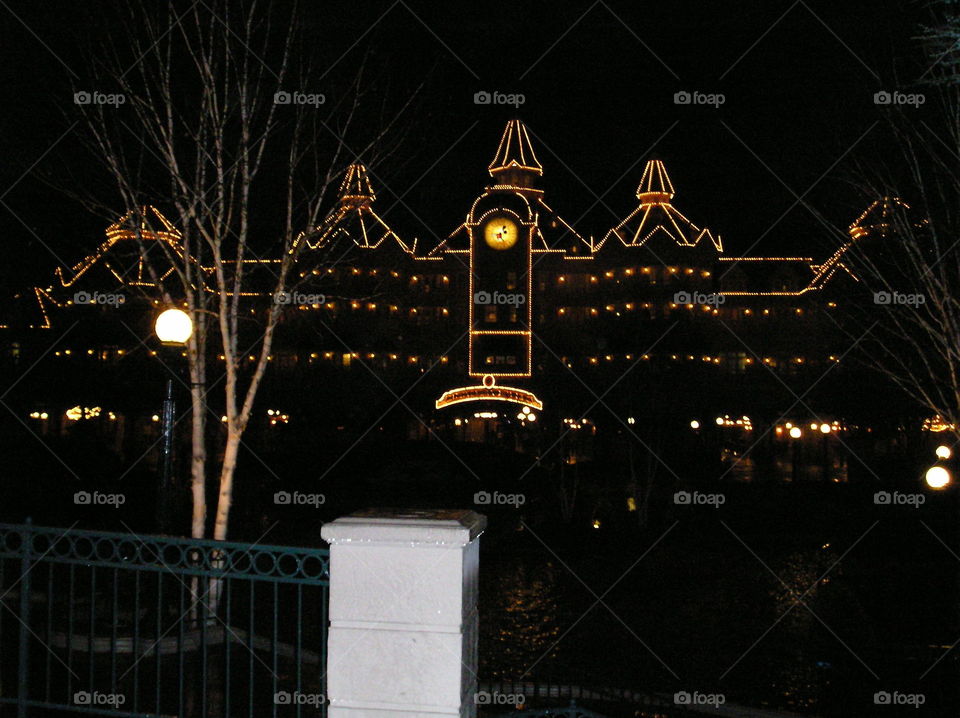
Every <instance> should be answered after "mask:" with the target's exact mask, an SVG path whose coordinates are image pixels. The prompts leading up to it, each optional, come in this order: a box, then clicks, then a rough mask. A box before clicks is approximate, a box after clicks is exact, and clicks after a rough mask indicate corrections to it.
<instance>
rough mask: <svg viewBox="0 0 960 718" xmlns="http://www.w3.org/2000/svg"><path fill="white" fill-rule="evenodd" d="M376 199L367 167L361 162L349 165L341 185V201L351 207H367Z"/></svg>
mask: <svg viewBox="0 0 960 718" xmlns="http://www.w3.org/2000/svg"><path fill="white" fill-rule="evenodd" d="M376 199H377V195H376V194H375V193H374V191H373V186H372V185H371V184H370V177H369V176H368V175H367V168H366V167H364V166H363V165H362V164H360V163H359V162H354V163H353V164H352V165H350V166H349V167H347V172H346V174H345V175H344V176H343V183H342V184H341V185H340V203H341V204H344V205H348V206H350V207H366V206H368V205H369V204H370V203H371V202H373V201H374V200H376Z"/></svg>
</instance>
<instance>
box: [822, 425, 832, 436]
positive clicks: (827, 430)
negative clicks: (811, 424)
mask: <svg viewBox="0 0 960 718" xmlns="http://www.w3.org/2000/svg"><path fill="white" fill-rule="evenodd" d="M832 430H833V429H832V427H831V426H830V424H820V433H821V434H829V433H830V432H831V431H832Z"/></svg>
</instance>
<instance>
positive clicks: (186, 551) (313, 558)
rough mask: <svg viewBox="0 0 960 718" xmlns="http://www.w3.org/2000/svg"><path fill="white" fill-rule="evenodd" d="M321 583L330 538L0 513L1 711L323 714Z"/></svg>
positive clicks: (325, 582)
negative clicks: (323, 542) (282, 539)
mask: <svg viewBox="0 0 960 718" xmlns="http://www.w3.org/2000/svg"><path fill="white" fill-rule="evenodd" d="M328 587H329V552H328V551H327V550H326V549H305V548H291V547H286V546H266V545H261V544H243V543H229V542H219V541H197V540H192V539H182V538H170V537H166V536H146V535H144V536H138V535H135V534H132V533H127V534H123V533H103V532H91V531H80V530H73V529H60V528H45V527H39V526H32V525H31V524H30V523H27V524H23V525H13V524H0V714H3V715H7V714H11V715H12V712H11V708H10V707H11V706H15V707H16V715H17V716H18V718H24V717H26V716H42V715H47V714H48V712H49V711H50V709H54V710H56V715H63V712H66V713H67V714H70V713H77V714H81V713H82V714H98V715H110V716H138V717H139V716H154V717H160V716H164V717H166V716H171V717H172V716H179V717H181V718H191V717H194V716H199V717H202V718H207V717H208V716H230V717H233V716H244V715H245V716H249V717H250V718H252V717H253V716H258V717H260V716H267V715H271V716H298V717H299V716H325V715H326V699H325V696H326V690H325V684H324V674H325V664H326V655H325V651H326V636H327V597H328ZM4 706H6V707H4Z"/></svg>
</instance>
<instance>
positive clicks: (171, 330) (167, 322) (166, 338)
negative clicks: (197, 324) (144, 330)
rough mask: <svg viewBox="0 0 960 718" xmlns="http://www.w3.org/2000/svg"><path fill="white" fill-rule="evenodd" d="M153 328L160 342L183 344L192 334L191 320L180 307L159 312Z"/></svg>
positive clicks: (174, 344) (175, 344) (173, 344)
mask: <svg viewBox="0 0 960 718" xmlns="http://www.w3.org/2000/svg"><path fill="white" fill-rule="evenodd" d="M153 328H154V331H156V333H157V337H158V338H159V339H160V341H161V343H163V344H167V345H172V346H183V345H184V344H186V343H187V340H188V339H189V338H190V336H191V335H192V334H193V320H192V319H191V318H190V315H189V314H187V313H186V312H185V311H183V310H182V309H167V310H165V311H163V312H160V315H159V316H158V317H157V321H156V322H155V323H154V325H153Z"/></svg>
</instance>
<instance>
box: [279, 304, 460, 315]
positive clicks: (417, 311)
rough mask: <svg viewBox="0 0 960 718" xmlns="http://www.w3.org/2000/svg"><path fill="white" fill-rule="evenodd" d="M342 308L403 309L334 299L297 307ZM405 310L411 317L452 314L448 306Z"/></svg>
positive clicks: (396, 311)
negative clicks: (341, 301)
mask: <svg viewBox="0 0 960 718" xmlns="http://www.w3.org/2000/svg"><path fill="white" fill-rule="evenodd" d="M341 308H349V309H352V310H354V311H360V310H366V311H368V312H375V311H377V309H378V308H379V309H380V310H381V311H383V310H384V309H385V310H387V311H389V312H390V313H391V314H396V313H398V312H400V311H401V309H400V307H399V306H397V305H396V304H378V303H377V302H358V301H356V300H354V301H349V302H348V301H345V302H343V304H341V303H340V302H334V301H330V302H326V303H324V304H319V303H314V304H301V305H299V306H298V307H297V309H300V310H301V311H309V310H312V309H328V310H330V311H334V312H335V311H338V310H339V309H341ZM403 312H404V313H405V314H407V315H408V316H410V317H415V316H417V315H418V314H420V313H427V314H429V313H431V312H433V313H434V314H437V315H438V316H442V317H446V316H449V314H450V310H449V309H447V308H446V307H411V308H409V309H406V308H404V309H403Z"/></svg>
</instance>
